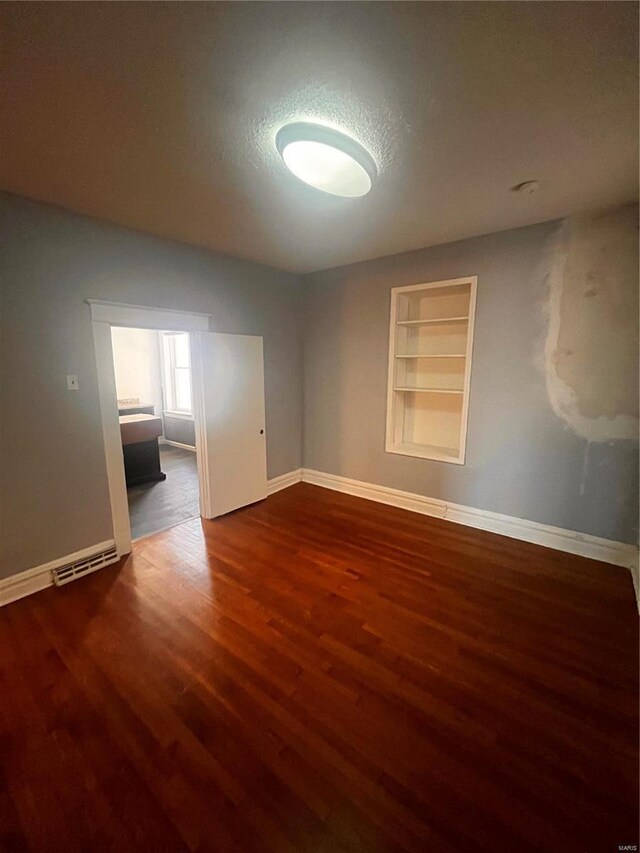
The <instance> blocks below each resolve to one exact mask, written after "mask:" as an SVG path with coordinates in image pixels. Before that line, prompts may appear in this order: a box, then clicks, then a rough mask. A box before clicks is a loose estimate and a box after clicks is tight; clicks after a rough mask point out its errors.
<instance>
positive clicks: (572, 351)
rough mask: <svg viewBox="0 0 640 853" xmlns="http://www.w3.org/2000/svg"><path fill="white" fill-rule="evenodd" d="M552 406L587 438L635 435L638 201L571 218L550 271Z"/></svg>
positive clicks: (562, 230) (557, 238) (560, 234)
mask: <svg viewBox="0 0 640 853" xmlns="http://www.w3.org/2000/svg"><path fill="white" fill-rule="evenodd" d="M548 282H549V296H548V302H547V305H546V311H547V315H548V329H547V337H546V343H545V350H544V370H545V379H546V386H547V392H548V394H549V399H550V401H551V405H552V407H553V410H554V411H555V413H556V414H557V415H558V417H560V418H562V419H563V420H564V421H565V422H566V423H567V424H568V425H569V427H570V428H571V429H572V430H573V431H574V432H575V433H576V434H577V435H579V436H581V437H582V438H585V439H587V440H588V441H612V440H616V439H637V438H638V427H639V422H638V208H637V206H635V205H628V206H625V207H622V208H617V209H616V210H612V211H606V212H604V213H600V214H591V215H585V216H578V217H575V218H571V219H566V220H565V221H564V222H563V223H562V225H561V226H560V227H559V230H558V233H557V235H556V236H555V242H554V247H553V251H552V253H551V256H550V265H549V273H548Z"/></svg>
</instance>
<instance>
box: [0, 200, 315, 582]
mask: <svg viewBox="0 0 640 853" xmlns="http://www.w3.org/2000/svg"><path fill="white" fill-rule="evenodd" d="M0 216H1V223H2V225H1V232H0V233H1V234H2V246H1V249H0V251H1V255H0V258H1V267H0V274H1V282H2V285H1V287H2V290H1V296H0V300H1V301H0V311H1V315H0V347H1V348H0V356H1V357H0V400H1V409H0V460H1V461H0V486H1V491H0V511H1V512H0V524H1V527H0V543H1V544H0V548H1V551H0V577H6V576H9V575H11V574H14V573H16V572H19V571H22V570H24V569H28V568H31V567H33V566H37V565H40V564H42V563H44V562H47V561H49V560H52V559H55V558H58V557H61V556H65V555H66V554H69V553H72V552H74V551H76V550H79V549H81V548H84V547H89V546H91V545H94V544H96V543H97V542H101V541H103V540H105V539H109V538H111V536H112V529H111V523H110V508H109V495H108V490H107V478H106V468H105V461H104V448H103V443H102V431H101V421H100V412H99V406H98V390H97V378H96V366H95V357H94V351H93V337H92V329H91V320H90V314H89V307H88V305H86V304H85V301H84V300H85V299H87V298H93V299H104V300H110V301H114V302H128V303H133V304H138V305H149V306H156V307H160V308H178V309H182V310H186V311H202V312H207V313H209V312H210V313H211V314H212V315H213V317H212V330H213V331H221V332H229V333H237V334H250V335H262V336H263V337H264V352H265V386H266V428H267V461H268V475H269V477H275V476H277V475H278V474H283V473H285V472H287V471H291V470H292V469H295V468H298V467H299V466H300V464H301V434H302V426H301V414H302V364H301V343H300V337H299V334H300V329H299V305H300V284H299V278H298V277H297V276H294V275H292V274H290V273H284V272H280V271H277V270H273V269H270V268H268V267H264V266H259V265H256V264H251V263H246V262H243V261H239V260H235V259H233V258H229V257H225V256H218V255H215V254H212V253H210V252H207V251H203V250H199V249H194V248H191V247H189V246H184V245H182V244H177V243H171V242H168V241H164V240H160V239H156V238H154V237H150V236H146V235H144V234H140V233H137V232H134V231H129V230H126V229H123V228H119V227H117V226H114V225H109V224H107V223H102V222H99V221H96V220H92V219H88V218H86V217H82V216H76V215H73V214H70V213H66V212H63V211H61V210H58V209H56V208H53V207H49V206H46V205H40V204H37V203H35V202H31V201H28V200H26V199H21V198H16V197H13V196H8V195H2V196H0ZM67 373H75V374H77V375H78V377H79V385H80V390H79V391H77V392H68V391H67V390H66V374H67Z"/></svg>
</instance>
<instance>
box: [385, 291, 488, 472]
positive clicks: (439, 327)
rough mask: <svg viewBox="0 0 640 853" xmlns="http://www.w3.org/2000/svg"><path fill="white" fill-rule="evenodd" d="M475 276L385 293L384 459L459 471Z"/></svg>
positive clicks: (471, 333)
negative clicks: (415, 460)
mask: <svg viewBox="0 0 640 853" xmlns="http://www.w3.org/2000/svg"><path fill="white" fill-rule="evenodd" d="M476 287H477V277H476V276H471V277H469V278H458V279H453V280H451V281H436V282H432V283H430V284H416V285H411V286H409V287H394V288H392V290H391V323H390V333H389V384H388V396H387V440H386V450H387V452H388V453H400V454H403V455H405V456H419V457H422V458H424V459H435V460H437V461H441V462H454V463H457V464H458V465H463V464H464V459H465V445H466V434H467V412H468V406H469V386H470V381H471V354H472V348H473V322H474V315H475V302H476Z"/></svg>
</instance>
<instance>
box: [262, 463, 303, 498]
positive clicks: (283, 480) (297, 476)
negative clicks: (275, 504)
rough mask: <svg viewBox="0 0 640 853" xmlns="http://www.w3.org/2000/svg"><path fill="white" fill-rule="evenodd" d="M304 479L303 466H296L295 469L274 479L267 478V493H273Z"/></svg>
mask: <svg viewBox="0 0 640 853" xmlns="http://www.w3.org/2000/svg"><path fill="white" fill-rule="evenodd" d="M300 480H302V468H296V470H295V471H289V472H288V473H287V474H280V476H279V477H274V478H273V479H272V480H267V494H268V495H273V494H275V493H276V492H280V491H282V489H288V488H289V486H293V485H295V484H296V483H299V482H300Z"/></svg>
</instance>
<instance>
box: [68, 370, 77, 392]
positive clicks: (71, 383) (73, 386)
mask: <svg viewBox="0 0 640 853" xmlns="http://www.w3.org/2000/svg"><path fill="white" fill-rule="evenodd" d="M67 389H68V390H69V391H77V390H78V377H77V376H71V375H70V374H67Z"/></svg>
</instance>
